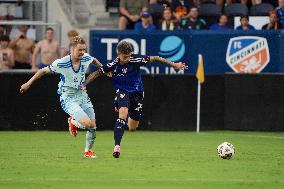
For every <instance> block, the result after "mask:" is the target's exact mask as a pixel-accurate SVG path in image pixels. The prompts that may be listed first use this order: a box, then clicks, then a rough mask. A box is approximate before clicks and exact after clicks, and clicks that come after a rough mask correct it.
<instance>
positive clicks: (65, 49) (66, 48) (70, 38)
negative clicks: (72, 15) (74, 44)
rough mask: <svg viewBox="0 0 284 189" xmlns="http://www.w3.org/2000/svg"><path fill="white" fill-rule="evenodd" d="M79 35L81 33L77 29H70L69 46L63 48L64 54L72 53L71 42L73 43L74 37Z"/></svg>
mask: <svg viewBox="0 0 284 189" xmlns="http://www.w3.org/2000/svg"><path fill="white" fill-rule="evenodd" d="M78 35H79V33H78V32H77V31H76V30H70V31H68V33H67V37H68V40H69V44H68V46H66V47H64V48H63V53H62V56H66V55H68V54H70V43H71V41H72V39H73V37H76V36H78Z"/></svg>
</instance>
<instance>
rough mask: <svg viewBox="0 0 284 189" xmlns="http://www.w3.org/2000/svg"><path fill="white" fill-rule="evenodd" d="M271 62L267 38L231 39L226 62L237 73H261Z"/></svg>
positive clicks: (247, 37)
mask: <svg viewBox="0 0 284 189" xmlns="http://www.w3.org/2000/svg"><path fill="white" fill-rule="evenodd" d="M269 61H270V55H269V48H268V43H267V40H266V39H265V38H263V37H255V36H241V37H234V38H231V39H230V42H229V45H228V48H227V54H226V62H227V64H228V65H229V66H230V67H231V68H232V69H233V70H234V71H235V72H237V73H260V72H261V71H262V70H263V69H264V68H265V67H266V66H267V64H268V63H269Z"/></svg>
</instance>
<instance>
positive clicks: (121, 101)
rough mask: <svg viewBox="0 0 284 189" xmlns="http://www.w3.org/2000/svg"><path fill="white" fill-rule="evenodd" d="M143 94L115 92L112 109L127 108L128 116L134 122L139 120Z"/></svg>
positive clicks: (141, 92)
mask: <svg viewBox="0 0 284 189" xmlns="http://www.w3.org/2000/svg"><path fill="white" fill-rule="evenodd" d="M143 99H144V92H143V91H139V92H131V93H129V92H127V91H123V90H120V89H117V90H116V94H115V98H114V108H115V109H116V110H119V109H120V108H121V107H127V108H128V116H129V117H130V118H131V119H134V120H136V121H139V120H140V117H141V115H142V107H143Z"/></svg>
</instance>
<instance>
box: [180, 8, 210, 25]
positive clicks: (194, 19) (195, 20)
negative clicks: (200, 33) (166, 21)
mask: <svg viewBox="0 0 284 189" xmlns="http://www.w3.org/2000/svg"><path fill="white" fill-rule="evenodd" d="M189 15H190V17H189V19H188V21H187V23H186V25H185V26H181V28H183V29H192V30H203V29H207V24H206V22H205V20H203V19H200V18H199V16H198V9H197V8H196V7H193V8H191V9H190V12H189Z"/></svg>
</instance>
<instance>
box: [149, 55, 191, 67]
mask: <svg viewBox="0 0 284 189" xmlns="http://www.w3.org/2000/svg"><path fill="white" fill-rule="evenodd" d="M150 62H161V63H163V64H166V65H168V66H171V67H173V68H174V69H176V70H185V69H188V66H187V65H186V64H185V63H183V62H178V63H175V62H172V61H170V60H167V59H165V58H163V57H160V56H150Z"/></svg>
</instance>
